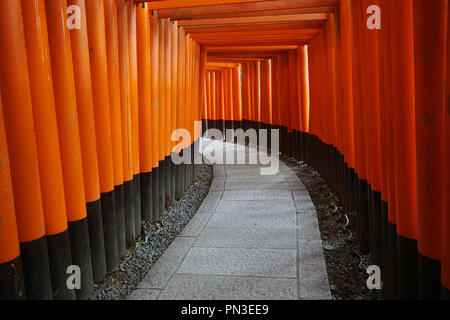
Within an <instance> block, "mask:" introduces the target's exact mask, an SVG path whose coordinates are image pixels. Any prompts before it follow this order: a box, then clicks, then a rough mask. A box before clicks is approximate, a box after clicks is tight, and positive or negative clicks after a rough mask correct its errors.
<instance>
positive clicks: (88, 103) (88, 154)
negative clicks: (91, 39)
mask: <svg viewBox="0 0 450 320" xmlns="http://www.w3.org/2000/svg"><path fill="white" fill-rule="evenodd" d="M67 4H68V5H77V6H80V9H81V25H82V26H85V27H84V28H83V27H82V28H81V29H79V30H78V29H73V30H71V31H70V41H71V44H72V58H73V68H74V69H73V72H74V76H75V90H76V99H77V114H78V122H79V126H80V143H81V155H82V162H83V176H84V189H85V195H86V202H92V201H96V200H98V199H99V198H100V182H99V171H98V159H97V145H96V130H95V119H94V100H93V99H94V98H93V94H92V84H91V83H92V79H91V67H90V66H91V62H90V60H89V43H88V34H87V28H86V25H87V21H86V5H85V1H84V0H69V1H68V2H67Z"/></svg>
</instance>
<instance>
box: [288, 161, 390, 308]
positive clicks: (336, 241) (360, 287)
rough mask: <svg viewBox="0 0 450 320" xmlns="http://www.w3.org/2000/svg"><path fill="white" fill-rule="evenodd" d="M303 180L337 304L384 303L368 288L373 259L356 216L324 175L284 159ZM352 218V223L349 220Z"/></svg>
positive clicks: (377, 293) (378, 293)
mask: <svg viewBox="0 0 450 320" xmlns="http://www.w3.org/2000/svg"><path fill="white" fill-rule="evenodd" d="M280 159H281V160H283V161H284V162H285V163H286V164H287V165H288V166H289V167H290V168H291V169H292V170H294V171H295V172H296V174H297V176H298V177H299V178H300V179H301V180H302V182H303V184H304V185H305V187H306V188H307V189H308V192H309V194H310V196H311V199H312V200H313V203H314V205H315V207H316V210H317V218H318V220H319V227H320V233H321V236H322V241H323V247H324V249H323V252H324V256H325V261H326V265H327V271H328V281H329V283H330V288H331V294H332V296H333V299H335V300H380V299H383V298H382V295H381V292H380V291H377V290H369V289H367V286H366V281H367V278H368V276H369V275H368V274H367V273H366V268H367V266H369V265H371V264H372V263H371V261H370V255H369V256H368V255H363V254H361V250H360V246H359V243H358V241H357V239H356V238H355V236H354V234H353V233H352V231H351V229H352V226H351V224H350V222H348V221H350V220H352V219H351V217H352V216H353V215H355V213H354V212H350V211H346V210H344V209H343V208H342V203H341V201H340V199H339V196H338V195H337V193H336V192H335V191H334V190H332V189H331V187H330V186H328V185H327V184H326V182H325V180H324V179H322V177H321V176H320V174H319V173H318V172H317V171H315V170H314V169H313V168H311V167H309V166H308V165H307V164H305V163H304V162H302V161H299V160H297V159H295V158H292V157H288V156H284V155H282V156H281V157H280ZM346 216H347V217H348V220H347V218H346Z"/></svg>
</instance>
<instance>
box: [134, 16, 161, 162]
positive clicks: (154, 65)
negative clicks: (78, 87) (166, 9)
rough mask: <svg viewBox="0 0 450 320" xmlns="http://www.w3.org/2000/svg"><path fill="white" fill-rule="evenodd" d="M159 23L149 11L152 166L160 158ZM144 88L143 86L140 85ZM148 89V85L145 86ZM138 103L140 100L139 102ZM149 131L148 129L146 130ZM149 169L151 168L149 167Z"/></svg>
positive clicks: (150, 141)
mask: <svg viewBox="0 0 450 320" xmlns="http://www.w3.org/2000/svg"><path fill="white" fill-rule="evenodd" d="M158 61H159V23H158V13H157V11H152V12H150V93H151V96H150V98H151V100H150V112H151V119H152V122H151V139H150V140H149V141H148V142H147V143H151V150H152V155H151V157H152V166H151V167H152V168H156V167H158V162H159V160H160V136H159V135H160V128H161V127H160V115H159V109H160V99H161V97H162V96H160V92H159V88H160V85H159V83H160V82H159V72H160V71H159V69H160V68H159V65H158ZM142 88H143V89H142V90H145V89H144V88H145V86H143V87H142ZM147 90H148V87H147ZM139 103H140V102H139ZM147 131H148V132H150V129H148V130H147ZM150 170H151V169H150Z"/></svg>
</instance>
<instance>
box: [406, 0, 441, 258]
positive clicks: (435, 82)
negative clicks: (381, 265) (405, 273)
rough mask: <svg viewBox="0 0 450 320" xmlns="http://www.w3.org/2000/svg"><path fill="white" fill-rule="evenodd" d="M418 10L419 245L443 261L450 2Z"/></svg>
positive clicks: (419, 0) (420, 0)
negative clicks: (447, 43)
mask: <svg viewBox="0 0 450 320" xmlns="http://www.w3.org/2000/svg"><path fill="white" fill-rule="evenodd" d="M413 12H414V52H415V60H414V76H415V84H416V90H415V106H416V109H415V110H416V115H417V117H416V123H415V124H416V144H417V200H418V201H417V204H418V206H417V209H418V249H419V252H420V253H421V254H422V255H424V256H426V257H428V258H431V259H435V260H441V258H442V239H443V234H442V231H443V229H442V221H443V216H444V208H445V194H444V189H443V187H442V186H443V185H444V181H445V180H444V178H443V177H444V175H443V172H444V171H445V167H446V166H448V163H447V164H446V163H445V162H444V143H445V140H444V126H445V98H444V97H445V91H446V86H445V77H446V72H445V66H446V65H445V62H446V61H445V59H446V56H445V48H446V40H447V39H446V35H447V34H446V32H447V12H448V1H446V0H435V1H424V0H414V1H413ZM425 62H426V63H425ZM446 236H447V237H448V235H446Z"/></svg>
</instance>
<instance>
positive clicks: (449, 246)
mask: <svg viewBox="0 0 450 320" xmlns="http://www.w3.org/2000/svg"><path fill="white" fill-rule="evenodd" d="M449 30H450V19H449V18H448V8H447V59H446V71H447V75H446V81H447V89H446V110H447V113H446V117H445V119H446V122H445V130H446V134H445V137H446V147H445V150H446V155H445V163H450V65H449V61H450V34H449V32H448V31H449ZM446 170H447V175H446V189H445V190H446V191H445V192H446V195H447V197H446V198H445V215H444V219H443V221H444V235H449V234H450V167H449V166H448V165H447V167H446ZM442 240H443V245H442V266H441V270H442V271H441V274H442V275H441V283H442V288H441V298H443V299H447V300H448V299H450V237H448V236H447V237H443V239H442Z"/></svg>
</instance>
